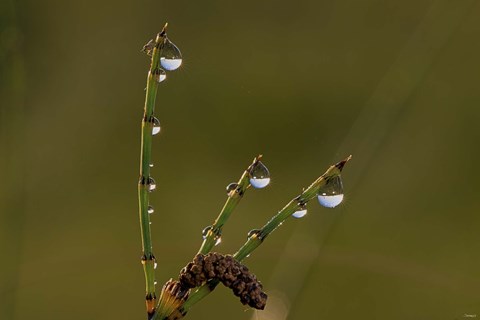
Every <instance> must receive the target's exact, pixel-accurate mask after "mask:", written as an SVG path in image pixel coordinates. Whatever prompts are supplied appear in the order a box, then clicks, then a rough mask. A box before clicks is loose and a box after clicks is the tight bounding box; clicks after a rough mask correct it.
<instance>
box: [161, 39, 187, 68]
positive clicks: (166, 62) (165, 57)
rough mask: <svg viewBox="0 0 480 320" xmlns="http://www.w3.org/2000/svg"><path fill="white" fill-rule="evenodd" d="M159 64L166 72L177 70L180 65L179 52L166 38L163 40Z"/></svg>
mask: <svg viewBox="0 0 480 320" xmlns="http://www.w3.org/2000/svg"><path fill="white" fill-rule="evenodd" d="M160 64H161V65H162V67H163V68H164V69H165V70H168V71H172V70H175V69H178V67H180V65H181V64H182V54H181V53H180V50H179V49H178V48H177V46H176V45H174V44H173V42H171V41H170V40H169V39H168V38H167V39H165V42H164V43H163V47H162V51H161V57H160Z"/></svg>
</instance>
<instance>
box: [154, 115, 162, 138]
mask: <svg viewBox="0 0 480 320" xmlns="http://www.w3.org/2000/svg"><path fill="white" fill-rule="evenodd" d="M152 123H153V127H152V136H154V135H156V134H158V133H159V132H160V129H161V128H160V120H158V119H157V118H156V117H153V121H152Z"/></svg>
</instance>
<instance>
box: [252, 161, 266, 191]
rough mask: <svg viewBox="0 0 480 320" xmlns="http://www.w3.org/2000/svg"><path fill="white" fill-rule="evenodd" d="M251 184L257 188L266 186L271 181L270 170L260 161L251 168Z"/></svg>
mask: <svg viewBox="0 0 480 320" xmlns="http://www.w3.org/2000/svg"><path fill="white" fill-rule="evenodd" d="M249 174H250V184H251V185H252V186H253V187H254V188H257V189H261V188H265V187H266V186H267V185H268V184H269V183H270V172H268V169H267V167H265V165H264V164H263V163H262V162H261V161H258V162H257V163H256V164H255V165H254V166H253V167H252V168H251V170H250V172H249Z"/></svg>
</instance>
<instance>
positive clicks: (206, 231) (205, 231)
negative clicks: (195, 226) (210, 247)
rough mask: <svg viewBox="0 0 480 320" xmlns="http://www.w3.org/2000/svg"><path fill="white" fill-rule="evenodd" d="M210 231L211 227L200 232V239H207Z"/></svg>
mask: <svg viewBox="0 0 480 320" xmlns="http://www.w3.org/2000/svg"><path fill="white" fill-rule="evenodd" d="M210 230H212V226H208V227H205V229H203V230H202V238H203V240H205V239H206V238H207V235H208V232H209V231H210Z"/></svg>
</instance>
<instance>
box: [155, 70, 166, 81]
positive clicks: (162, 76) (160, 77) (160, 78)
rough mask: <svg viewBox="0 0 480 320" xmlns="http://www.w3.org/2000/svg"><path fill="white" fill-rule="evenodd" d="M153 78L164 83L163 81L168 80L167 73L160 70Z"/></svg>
mask: <svg viewBox="0 0 480 320" xmlns="http://www.w3.org/2000/svg"><path fill="white" fill-rule="evenodd" d="M153 76H154V77H155V80H156V81H157V82H162V81H163V80H165V79H167V73H166V72H165V70H163V69H160V68H158V69H157V70H155V71H154V73H153Z"/></svg>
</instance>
